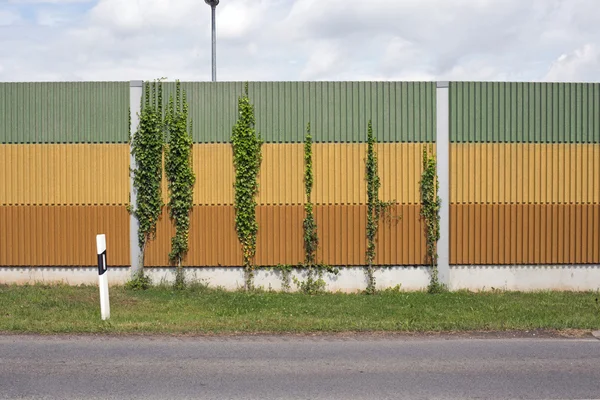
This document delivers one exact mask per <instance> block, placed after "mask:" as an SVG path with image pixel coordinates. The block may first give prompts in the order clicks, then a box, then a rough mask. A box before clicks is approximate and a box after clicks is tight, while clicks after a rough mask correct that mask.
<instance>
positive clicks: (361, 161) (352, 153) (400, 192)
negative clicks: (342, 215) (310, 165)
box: [313, 143, 435, 204]
mask: <svg viewBox="0 0 600 400" xmlns="http://www.w3.org/2000/svg"><path fill="white" fill-rule="evenodd" d="M434 150H435V148H434ZM376 151H377V156H378V168H379V176H380V179H381V188H380V192H379V195H380V199H381V200H382V201H396V202H397V203H399V204H416V203H419V202H420V192H419V182H420V179H421V170H422V158H421V157H422V151H423V145H422V144H419V143H379V144H377V145H376ZM313 154H314V164H315V165H314V179H315V186H314V199H313V201H314V202H315V203H316V204H366V202H367V196H366V180H365V159H366V155H367V145H365V144H356V143H354V144H345V143H327V144H321V143H319V144H316V145H314V147H313Z"/></svg>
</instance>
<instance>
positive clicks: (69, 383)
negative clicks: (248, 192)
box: [0, 336, 600, 400]
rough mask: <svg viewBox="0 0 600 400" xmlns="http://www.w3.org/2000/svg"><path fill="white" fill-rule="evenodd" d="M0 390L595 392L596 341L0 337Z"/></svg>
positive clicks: (406, 395)
mask: <svg viewBox="0 0 600 400" xmlns="http://www.w3.org/2000/svg"><path fill="white" fill-rule="evenodd" d="M0 398H2V399H145V400H148V399H192V398H197V399H220V400H221V399H399V398H400V399H425V398H428V399H432V398H436V399H466V398H485V399H488V398H494V399H502V398H506V399H509V398H510V399H514V398H523V399H559V398H560V399H600V341H599V340H596V339H578V340H574V339H456V338H402V337H400V338H398V337H382V338H377V337H360V336H357V337H351V338H339V337H337V338H334V337H316V338H306V337H305V338H299V337H291V336H284V337H238V338H163V337H137V338H136V337H128V338H115V337H39V336H0Z"/></svg>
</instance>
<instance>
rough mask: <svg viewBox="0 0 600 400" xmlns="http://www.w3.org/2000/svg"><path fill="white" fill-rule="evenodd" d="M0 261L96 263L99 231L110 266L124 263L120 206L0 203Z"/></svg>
mask: <svg viewBox="0 0 600 400" xmlns="http://www.w3.org/2000/svg"><path fill="white" fill-rule="evenodd" d="M0 218H1V220H0V265H2V266H65V267H66V266H95V265H97V258H96V235H97V234H101V233H104V234H105V235H106V240H107V250H108V262H109V265H115V266H116V265H129V214H128V212H127V210H126V208H125V207H124V206H0Z"/></svg>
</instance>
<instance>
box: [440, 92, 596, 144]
mask: <svg viewBox="0 0 600 400" xmlns="http://www.w3.org/2000/svg"><path fill="white" fill-rule="evenodd" d="M450 140H451V141H452V142H457V143H466V142H476V143H600V84H599V83H527V82H519V83H511V82H451V83H450Z"/></svg>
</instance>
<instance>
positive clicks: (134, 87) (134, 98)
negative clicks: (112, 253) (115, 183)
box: [129, 81, 143, 277]
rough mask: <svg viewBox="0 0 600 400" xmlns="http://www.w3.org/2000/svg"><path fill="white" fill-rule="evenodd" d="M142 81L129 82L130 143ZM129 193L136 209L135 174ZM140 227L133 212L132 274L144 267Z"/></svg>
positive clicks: (140, 102)
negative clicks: (139, 238) (139, 242)
mask: <svg viewBox="0 0 600 400" xmlns="http://www.w3.org/2000/svg"><path fill="white" fill-rule="evenodd" d="M142 86H143V82H142V81H131V82H130V83H129V110H130V112H131V127H130V128H131V137H130V138H129V143H131V142H132V140H133V135H134V134H135V132H136V131H137V128H138V125H139V123H140V118H139V115H140V112H141V106H142V95H143V93H142ZM129 165H130V168H131V169H133V168H135V166H136V164H135V158H134V157H133V155H132V154H131V145H130V148H129ZM129 193H130V199H129V202H130V204H131V206H132V207H133V208H134V209H135V205H136V203H137V192H136V190H135V189H134V187H133V175H132V174H130V176H129ZM138 229H139V223H138V220H137V218H136V217H135V216H134V215H133V214H132V215H130V216H129V248H130V250H129V254H130V257H131V260H130V262H131V276H132V277H133V276H135V275H136V274H137V273H138V272H139V270H140V269H141V268H142V265H141V260H142V258H141V256H142V254H141V251H140V247H139V245H138Z"/></svg>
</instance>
